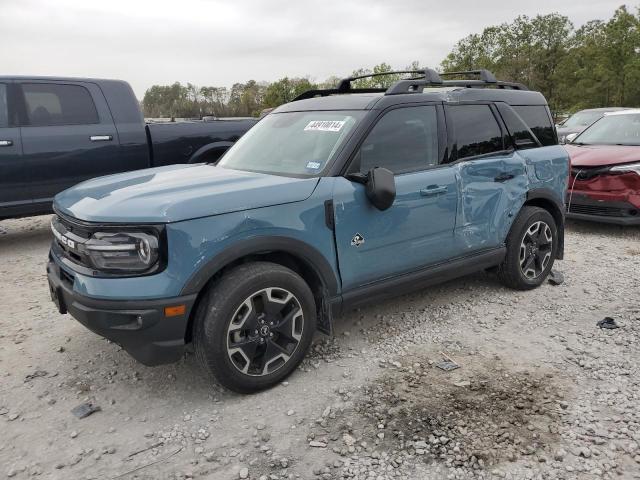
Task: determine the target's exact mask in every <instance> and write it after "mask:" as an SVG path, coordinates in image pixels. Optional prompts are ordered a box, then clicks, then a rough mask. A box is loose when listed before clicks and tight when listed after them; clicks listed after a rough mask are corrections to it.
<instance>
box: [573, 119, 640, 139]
mask: <svg viewBox="0 0 640 480" xmlns="http://www.w3.org/2000/svg"><path fill="white" fill-rule="evenodd" d="M572 143H575V144H578V145H640V113H633V114H631V113H626V114H624V115H608V116H605V117H602V118H601V119H600V120H598V121H597V122H596V123H594V124H593V125H592V126H590V127H589V128H587V129H586V130H585V131H584V132H582V133H581V134H580V135H578V136H577V137H576V139H575V140H574V141H573V142H572Z"/></svg>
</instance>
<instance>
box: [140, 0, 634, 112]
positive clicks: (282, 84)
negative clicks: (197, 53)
mask: <svg viewBox="0 0 640 480" xmlns="http://www.w3.org/2000/svg"><path fill="white" fill-rule="evenodd" d="M419 68H420V63H419V62H417V61H416V62H413V63H412V64H411V65H410V66H406V67H402V68H400V70H408V69H419ZM440 68H441V70H442V71H446V72H453V71H459V70H470V69H476V68H487V69H489V70H491V71H492V72H494V73H495V74H496V76H497V77H498V78H499V79H501V80H509V81H514V82H520V83H524V84H525V85H527V86H528V87H529V88H531V89H534V90H539V91H541V92H542V93H543V94H544V95H545V96H546V97H547V99H548V101H549V104H550V106H551V108H552V110H553V111H554V113H556V114H557V113H561V112H573V111H575V110H579V109H582V108H589V107H603V106H633V107H638V106H640V8H638V7H636V12H635V13H632V12H631V11H629V9H628V8H627V7H625V6H622V7H620V8H618V9H617V10H616V11H615V12H614V14H613V16H612V17H611V18H610V19H609V20H607V21H602V20H592V21H590V22H588V23H586V24H585V25H583V26H582V27H580V28H578V29H575V28H574V26H573V24H572V23H571V22H570V21H569V19H568V18H567V17H565V16H562V15H559V14H555V13H554V14H549V15H538V16H536V17H534V18H530V17H527V16H519V17H517V18H516V19H515V20H513V21H512V22H511V23H503V24H501V25H496V26H491V27H487V28H485V29H484V30H483V31H482V32H481V33H475V34H472V35H469V36H468V37H465V38H463V39H462V40H460V41H459V42H458V43H457V44H456V45H455V46H454V48H453V50H452V51H451V52H450V53H449V54H448V55H447V57H446V58H445V59H444V60H443V61H442V63H441V65H440ZM392 70H394V69H393V68H392V67H391V66H390V65H388V64H386V63H381V64H379V65H376V66H375V67H373V68H372V69H365V68H361V69H359V70H355V71H353V73H352V75H362V74H365V73H382V72H388V71H392ZM338 78H339V77H331V78H329V79H327V80H325V81H324V82H320V83H315V82H313V81H311V80H310V78H289V77H284V78H282V79H280V80H278V81H275V82H272V83H268V82H257V81H255V80H249V81H248V82H246V83H236V84H234V85H233V86H232V87H231V88H227V87H197V86H195V85H192V84H190V83H187V84H186V85H182V84H180V83H178V82H176V83H174V84H173V85H166V86H163V85H154V86H153V87H151V88H149V89H148V90H147V91H146V93H145V95H144V99H143V101H142V106H143V110H144V113H145V116H146V117H202V116H204V115H213V116H218V117H226V116H256V115H259V113H260V112H261V111H262V110H263V109H265V108H270V107H276V106H278V105H281V104H283V103H286V102H289V101H291V100H292V99H293V98H295V97H296V96H297V95H299V94H300V93H302V92H304V91H306V90H309V89H312V88H323V87H324V88H327V87H331V86H334V85H336V83H337V81H338ZM399 78H402V76H400V75H396V76H385V77H373V78H371V79H364V80H361V81H359V82H358V86H363V87H364V86H371V87H373V86H378V87H386V86H388V85H390V84H391V83H393V82H394V81H396V80H398V79H399Z"/></svg>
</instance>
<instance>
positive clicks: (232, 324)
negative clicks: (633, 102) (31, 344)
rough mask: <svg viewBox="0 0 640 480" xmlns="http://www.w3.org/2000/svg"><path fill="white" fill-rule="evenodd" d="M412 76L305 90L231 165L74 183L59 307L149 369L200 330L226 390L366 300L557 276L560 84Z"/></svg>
mask: <svg viewBox="0 0 640 480" xmlns="http://www.w3.org/2000/svg"><path fill="white" fill-rule="evenodd" d="M404 73H413V74H414V76H415V78H410V79H407V80H401V81H398V82H397V83H395V84H394V85H392V86H391V87H390V88H388V89H386V90H385V89H373V88H372V89H361V88H356V87H354V85H353V81H354V80H357V79H358V78H348V79H345V80H342V81H341V82H340V84H339V85H338V86H337V87H336V88H334V89H328V90H314V91H310V92H306V93H304V94H302V95H301V96H300V97H298V98H297V99H296V100H295V101H293V102H290V103H288V104H286V105H282V106H281V107H279V108H277V109H276V110H274V111H273V112H272V113H270V114H269V115H268V116H266V117H265V118H263V119H262V120H261V121H260V122H259V123H258V124H257V125H256V126H254V127H253V128H252V129H251V130H249V132H248V133H247V134H245V135H244V136H243V137H242V138H241V139H240V140H239V141H238V142H237V143H236V144H235V145H234V146H232V147H231V148H230V149H229V150H228V151H227V153H226V154H225V155H224V156H223V158H222V159H221V161H219V162H218V163H217V165H213V164H199V165H173V166H166V167H161V168H154V169H148V170H140V171H137V172H129V173H122V174H117V175H111V176H107V177H102V178H98V179H94V180H90V181H87V182H84V183H81V184H79V185H77V186H76V187H73V188H71V189H69V190H66V191H65V192H63V193H61V194H59V195H58V196H56V198H55V202H54V209H55V212H56V214H57V215H56V216H55V217H54V218H53V220H52V224H51V227H52V230H53V233H54V236H55V238H54V240H53V243H52V246H51V252H50V258H49V263H48V268H47V271H48V277H49V283H50V290H51V296H52V299H53V300H54V302H55V303H56V304H57V306H58V308H59V310H60V312H61V313H67V312H69V313H70V314H71V315H72V316H74V317H75V318H76V319H77V320H78V321H80V322H81V323H82V324H83V325H85V326H86V327H87V328H89V329H91V330H93V331H94V332H96V333H98V334H99V335H102V336H104V337H106V338H108V339H110V340H112V341H114V342H116V343H118V344H120V345H121V346H122V347H123V348H124V349H125V350H127V351H128V352H129V353H130V354H131V355H132V356H133V357H135V358H136V359H138V360H139V361H141V362H142V363H145V364H147V365H155V364H161V363H167V362H171V361H176V360H178V359H179V358H180V357H181V356H182V355H183V352H184V350H185V347H186V346H187V345H188V344H192V345H193V348H194V349H195V353H196V355H197V357H199V359H200V360H201V361H202V363H203V364H204V366H205V368H206V369H207V370H208V371H209V372H210V373H211V374H213V375H214V376H215V378H217V379H218V381H219V382H220V383H221V384H223V385H225V386H226V387H228V388H230V389H232V390H235V391H238V392H252V391H257V390H260V389H264V388H267V387H270V386H272V385H274V384H276V383H277V382H280V381H281V380H282V379H283V378H285V377H286V376H287V375H288V374H290V373H291V372H292V371H293V370H294V369H295V368H296V366H297V365H298V364H299V363H300V362H301V360H302V359H303V357H304V355H305V353H306V351H307V350H308V347H309V345H310V343H311V340H312V337H313V335H314V332H315V331H316V330H319V331H321V332H324V333H327V334H330V333H331V329H332V320H333V318H335V317H336V316H337V315H338V314H340V312H343V311H345V310H346V309H350V308H353V307H354V306H357V305H359V304H362V303H365V302H366V303H370V302H371V301H372V300H373V299H375V300H378V299H380V298H383V297H386V296H388V295H395V294H398V293H404V292H408V291H409V290H413V289H417V288H421V287H424V286H425V285H428V284H432V283H436V282H442V281H445V280H448V279H452V278H455V277H459V276H462V275H466V274H469V273H472V272H474V271H478V270H493V271H495V272H497V275H498V276H499V278H500V279H501V280H502V282H504V284H505V285H507V286H508V287H512V288H515V289H520V290H526V289H530V288H534V287H537V286H538V285H540V284H541V283H542V282H543V281H544V280H545V278H546V277H547V275H548V274H549V272H550V270H551V268H552V266H553V263H554V260H555V259H561V258H562V256H563V251H564V213H563V212H564V208H563V200H564V197H565V191H566V186H567V178H568V175H569V161H568V158H567V154H566V153H565V151H564V149H563V148H562V147H560V146H558V144H557V143H558V141H557V137H556V132H555V129H554V126H553V123H552V120H551V115H550V113H549V109H548V107H547V103H546V101H545V99H544V97H543V96H542V95H541V94H540V93H538V92H532V91H528V90H527V89H526V88H525V87H524V86H522V85H520V84H516V83H507V82H501V81H497V80H496V79H495V77H494V76H493V75H492V74H491V73H490V72H488V71H486V70H476V71H472V72H459V73H457V74H455V79H450V80H443V79H442V76H444V74H438V73H436V72H435V71H433V70H430V69H427V70H424V71H420V72H404ZM469 77H473V79H468V78H469ZM460 78H463V79H460ZM465 78H467V79H465Z"/></svg>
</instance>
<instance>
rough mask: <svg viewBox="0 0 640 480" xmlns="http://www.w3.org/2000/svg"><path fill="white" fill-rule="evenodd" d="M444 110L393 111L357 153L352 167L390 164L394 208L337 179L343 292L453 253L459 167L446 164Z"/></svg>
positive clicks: (427, 107) (362, 169)
mask: <svg viewBox="0 0 640 480" xmlns="http://www.w3.org/2000/svg"><path fill="white" fill-rule="evenodd" d="M441 112H442V110H441V107H436V106H435V105H423V106H412V107H403V108H397V109H393V110H390V111H388V112H387V113H385V114H384V115H383V116H382V117H381V118H380V120H379V121H378V122H377V124H376V125H375V126H374V127H373V129H372V130H371V131H370V133H369V134H368V135H367V137H366V138H365V140H364V142H363V144H362V145H361V146H360V148H359V151H358V152H357V153H356V156H355V158H354V162H353V164H352V167H351V168H350V171H356V172H360V173H365V172H368V171H369V170H370V169H371V168H373V167H385V168H388V169H389V170H391V171H392V172H394V173H395V183H396V199H395V202H394V204H393V205H392V206H391V207H390V208H389V209H388V210H385V211H380V210H377V209H376V208H375V207H374V206H373V205H372V204H371V202H370V201H369V200H368V199H367V196H366V194H365V188H364V185H362V184H360V183H357V182H352V181H349V180H348V179H347V178H342V177H341V178H337V179H336V182H335V187H334V194H333V202H334V209H335V210H334V211H335V237H336V247H337V252H338V261H339V265H340V275H341V278H342V285H343V290H344V291H348V290H350V289H353V288H357V287H359V286H363V285H366V284H370V283H374V282H376V281H378V280H382V279H385V278H389V277H393V276H397V275H401V274H403V273H408V272H411V271H416V270H420V269H421V268H423V267H425V266H428V265H431V264H435V263H440V262H442V261H443V260H446V259H448V258H450V257H451V256H452V255H453V254H454V250H453V248H454V246H453V233H454V227H455V218H456V210H457V201H458V192H457V184H456V169H455V168H454V167H453V166H449V165H444V166H442V165H439V163H440V158H441V155H442V153H443V151H444V143H445V142H444V132H443V131H442V130H443V128H444V121H443V116H442V114H441ZM439 130H440V135H439Z"/></svg>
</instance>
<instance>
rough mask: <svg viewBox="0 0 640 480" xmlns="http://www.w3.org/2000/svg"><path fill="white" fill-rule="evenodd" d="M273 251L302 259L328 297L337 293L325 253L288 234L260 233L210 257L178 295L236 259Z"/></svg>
mask: <svg viewBox="0 0 640 480" xmlns="http://www.w3.org/2000/svg"><path fill="white" fill-rule="evenodd" d="M272 252H280V253H286V254H289V255H292V256H294V257H296V258H297V259H299V260H301V261H302V262H304V264H305V266H307V267H309V268H312V269H313V271H314V273H315V274H316V275H317V276H318V278H319V279H320V281H321V282H322V285H323V288H324V290H325V291H326V295H328V296H329V298H331V297H335V296H336V295H337V294H338V279H337V278H336V274H335V272H334V271H333V268H332V267H331V265H330V264H329V262H328V261H327V259H326V258H325V257H324V255H322V254H321V253H320V252H319V251H318V250H317V249H315V248H314V247H312V246H311V245H309V244H307V243H305V242H303V241H301V240H297V239H293V238H290V237H282V236H259V237H253V238H249V239H246V240H241V241H239V242H236V243H234V244H233V245H232V246H230V247H229V248H227V249H226V250H223V251H222V252H220V253H219V254H217V255H216V256H215V257H213V258H212V259H211V260H209V261H208V262H207V263H206V264H205V265H203V266H202V267H200V269H199V270H198V271H197V272H195V273H194V274H193V275H191V277H190V278H189V280H188V281H187V283H186V284H185V286H184V287H183V288H182V293H181V295H190V294H194V293H199V292H200V291H201V290H202V288H203V287H204V286H205V285H206V284H207V282H208V281H209V280H210V279H211V278H212V277H213V276H214V275H215V274H216V273H218V272H219V271H220V270H221V269H222V268H224V267H225V266H227V265H229V264H231V263H233V262H234V261H236V260H239V259H241V258H243V257H247V256H250V255H259V254H265V253H272ZM186 292H189V293H186Z"/></svg>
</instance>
